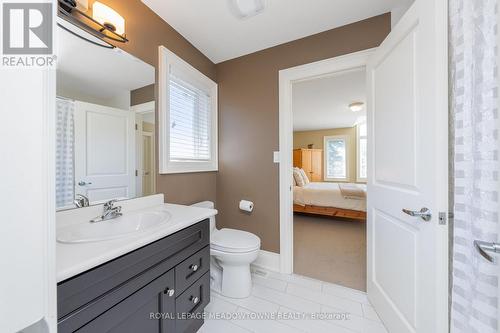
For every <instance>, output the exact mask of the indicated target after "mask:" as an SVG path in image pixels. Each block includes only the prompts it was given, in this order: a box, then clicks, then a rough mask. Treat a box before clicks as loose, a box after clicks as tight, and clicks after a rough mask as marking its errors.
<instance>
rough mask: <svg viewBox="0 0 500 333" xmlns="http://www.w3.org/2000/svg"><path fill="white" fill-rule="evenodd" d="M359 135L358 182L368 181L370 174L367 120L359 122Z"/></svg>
mask: <svg viewBox="0 0 500 333" xmlns="http://www.w3.org/2000/svg"><path fill="white" fill-rule="evenodd" d="M356 132H357V137H358V149H357V151H358V156H357V168H356V169H357V170H358V175H357V178H358V182H366V178H367V176H368V170H367V161H368V156H367V150H368V139H367V126H366V122H364V123H361V124H358V126H357V131H356Z"/></svg>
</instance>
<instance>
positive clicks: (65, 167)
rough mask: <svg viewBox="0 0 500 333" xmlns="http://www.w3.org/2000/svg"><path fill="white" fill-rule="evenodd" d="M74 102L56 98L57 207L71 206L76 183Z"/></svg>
mask: <svg viewBox="0 0 500 333" xmlns="http://www.w3.org/2000/svg"><path fill="white" fill-rule="evenodd" d="M74 104H75V103H74V102H73V101H71V100H68V99H64V98H59V97H58V98H57V100H56V207H57V208H63V207H70V206H72V205H73V199H74V197H75V193H74V192H75V185H74V171H75V169H74V162H73V161H74V158H73V156H74Z"/></svg>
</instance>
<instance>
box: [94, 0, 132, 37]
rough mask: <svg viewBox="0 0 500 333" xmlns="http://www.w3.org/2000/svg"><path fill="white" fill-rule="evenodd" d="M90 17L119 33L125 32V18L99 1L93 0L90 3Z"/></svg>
mask: <svg viewBox="0 0 500 333" xmlns="http://www.w3.org/2000/svg"><path fill="white" fill-rule="evenodd" d="M92 17H93V19H94V20H96V21H97V22H99V23H101V24H102V25H104V26H106V27H113V28H114V29H112V30H114V32H116V33H117V34H119V35H123V34H124V33H125V19H124V18H123V17H121V15H120V14H118V13H117V12H116V11H114V10H113V9H112V8H110V7H108V6H106V5H105V4H102V3H100V2H99V1H96V2H94V4H93V5H92Z"/></svg>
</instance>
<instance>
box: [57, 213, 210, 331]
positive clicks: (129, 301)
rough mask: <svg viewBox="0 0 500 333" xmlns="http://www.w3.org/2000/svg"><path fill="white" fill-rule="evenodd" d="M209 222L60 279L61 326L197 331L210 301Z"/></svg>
mask: <svg viewBox="0 0 500 333" xmlns="http://www.w3.org/2000/svg"><path fill="white" fill-rule="evenodd" d="M209 267H210V245H209V222H208V220H205V221H202V222H199V223H197V224H195V225H193V226H190V227H188V228H186V229H183V230H181V231H179V232H176V233H175V234H172V235H170V236H167V237H165V238H163V239H160V240H158V241H156V242H154V243H151V244H149V245H146V246H144V247H142V248H140V249H137V250H135V251H133V252H130V253H127V254H125V255H123V256H121V257H119V258H116V259H114V260H112V261H109V262H107V263H105V264H103V265H101V266H98V267H95V268H93V269H91V270H89V271H87V272H84V273H82V274H80V275H77V276H75V277H72V278H70V279H68V280H65V281H62V282H61V283H59V284H58V288H57V291H58V296H57V298H58V304H57V306H58V331H59V333H66V332H88V333H99V332H117V333H118V332H120V333H128V332H130V333H136V332H141V333H153V332H154V333H157V332H163V333H174V332H175V333H184V332H196V331H197V330H198V329H199V327H200V326H201V325H202V324H203V318H202V314H203V310H204V308H205V306H206V305H207V304H208V303H209V301H210V272H209Z"/></svg>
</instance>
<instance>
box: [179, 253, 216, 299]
mask: <svg viewBox="0 0 500 333" xmlns="http://www.w3.org/2000/svg"><path fill="white" fill-rule="evenodd" d="M209 268H210V245H208V246H206V247H205V248H203V250H201V251H199V252H197V253H195V254H193V255H192V256H191V257H189V258H188V259H186V260H184V261H183V262H182V263H180V264H179V265H177V266H176V267H175V290H176V292H177V293H179V294H180V293H182V292H183V291H184V290H185V289H186V288H187V287H189V286H190V285H191V284H193V282H194V281H196V280H198V279H199V278H200V277H201V276H202V275H203V274H205V273H206V272H207V271H208V270H209Z"/></svg>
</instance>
